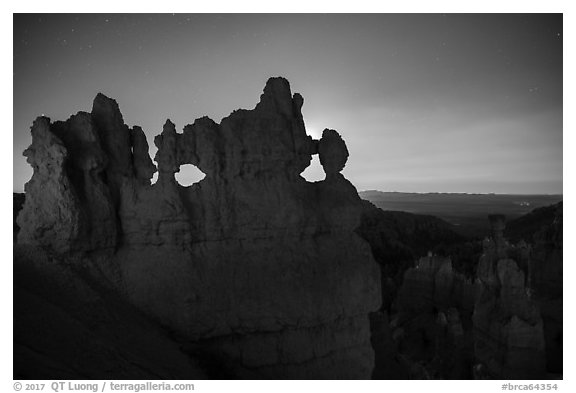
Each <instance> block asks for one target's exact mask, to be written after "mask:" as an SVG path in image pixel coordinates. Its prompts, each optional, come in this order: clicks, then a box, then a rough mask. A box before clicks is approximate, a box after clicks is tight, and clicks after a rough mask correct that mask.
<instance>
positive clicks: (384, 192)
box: [358, 189, 564, 196]
mask: <svg viewBox="0 0 576 393" xmlns="http://www.w3.org/2000/svg"><path fill="white" fill-rule="evenodd" d="M362 192H380V193H383V194H422V195H424V194H453V195H454V194H456V195H546V196H564V193H559V194H558V193H515V192H444V191H420V192H419V191H381V190H376V189H370V190H359V191H358V194H360V193H362Z"/></svg>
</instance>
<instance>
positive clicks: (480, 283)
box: [473, 215, 546, 379]
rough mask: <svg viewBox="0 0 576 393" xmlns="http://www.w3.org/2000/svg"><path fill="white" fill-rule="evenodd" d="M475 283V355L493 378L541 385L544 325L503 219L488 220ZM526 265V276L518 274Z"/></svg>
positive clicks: (521, 273)
mask: <svg viewBox="0 0 576 393" xmlns="http://www.w3.org/2000/svg"><path fill="white" fill-rule="evenodd" d="M490 222H491V225H492V236H491V238H490V239H486V240H485V242H484V254H483V255H482V257H481V259H480V263H479V266H478V271H477V279H476V287H477V288H476V302H475V306H474V315H473V323H474V353H475V357H476V361H477V362H478V365H479V366H482V368H483V369H484V370H485V372H486V373H487V374H488V375H489V376H491V377H492V378H499V379H541V378H544V377H545V375H546V358H545V342H544V330H543V321H542V317H541V314H540V310H539V307H538V304H537V302H536V301H535V299H534V298H533V294H532V292H531V288H530V286H529V285H528V279H527V276H528V275H529V269H528V266H529V262H527V263H517V261H522V259H523V258H522V257H520V258H516V259H512V256H513V255H514V254H516V255H519V256H522V255H527V253H525V252H522V251H520V250H518V251H516V250H514V247H512V246H511V245H509V244H508V242H507V241H506V239H505V238H504V235H503V231H504V228H505V223H504V217H503V216H500V215H493V216H490ZM520 265H524V266H525V269H526V270H524V271H523V270H522V269H521V266H520Z"/></svg>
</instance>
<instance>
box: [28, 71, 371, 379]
mask: <svg viewBox="0 0 576 393" xmlns="http://www.w3.org/2000/svg"><path fill="white" fill-rule="evenodd" d="M302 105H303V99H302V97H301V96H300V95H299V94H294V95H292V93H291V91H290V86H289V84H288V82H287V81H286V80H285V79H282V78H272V79H270V80H269V81H268V83H267V84H266V87H265V89H264V92H263V94H262V96H261V97H260V102H259V103H258V104H257V105H256V107H255V108H254V109H253V110H238V111H235V112H233V113H232V114H231V115H230V116H228V117H227V118H225V119H223V120H222V121H221V123H220V124H218V123H215V122H214V121H212V120H211V119H209V118H206V117H204V118H200V119H197V120H196V121H195V122H194V123H193V124H191V125H187V126H185V127H184V130H183V133H178V132H177V131H176V126H175V125H174V124H173V123H172V122H170V121H169V120H168V121H166V124H165V125H164V129H163V131H162V133H161V134H160V135H158V136H157V137H156V138H155V140H154V143H155V144H156V146H157V147H158V152H157V154H156V162H157V163H158V172H159V174H158V181H157V182H156V183H155V184H153V185H151V184H150V179H151V177H152V174H153V173H154V166H153V164H152V162H151V160H150V157H149V156H148V145H147V142H146V138H145V136H144V134H143V131H142V130H141V129H140V128H139V127H136V126H135V127H133V128H129V127H128V126H126V125H125V124H124V121H123V118H122V115H121V113H120V111H119V108H118V105H117V104H116V102H115V101H114V100H111V99H109V98H107V97H105V96H103V95H101V94H99V95H98V96H97V97H96V99H95V100H94V106H93V108H92V112H91V113H84V112H81V113H79V114H77V115H75V116H72V117H71V118H70V119H69V120H67V121H66V122H54V123H51V122H50V120H49V119H47V118H45V117H42V118H38V119H37V120H36V121H35V122H34V125H33V127H32V137H33V142H32V145H31V146H30V148H29V149H27V150H26V152H25V155H26V156H27V157H28V161H29V162H30V164H31V165H32V166H33V168H34V175H33V177H32V179H31V180H30V182H29V183H28V184H27V185H26V203H25V205H24V208H23V211H22V212H21V214H20V216H19V217H18V225H19V226H20V227H21V231H20V233H19V236H18V242H19V243H21V244H29V245H34V246H41V247H44V248H45V249H49V250H51V252H55V253H56V254H58V255H64V256H71V255H72V256H74V257H75V258H80V259H82V261H83V262H82V263H83V264H84V265H90V264H91V263H98V264H99V265H100V267H99V268H100V269H104V270H106V275H107V276H108V277H112V278H113V279H112V280H111V281H112V282H115V285H116V286H117V288H118V290H119V291H121V292H122V293H123V296H124V297H125V298H126V299H128V300H129V301H130V302H131V303H132V304H135V305H136V306H137V307H138V308H139V309H140V310H142V311H143V312H145V313H146V314H147V315H149V316H150V317H152V318H153V319H155V320H157V321H159V322H161V323H162V324H163V325H165V326H166V327H168V328H169V329H170V330H172V331H173V332H175V333H176V334H178V335H179V336H180V337H183V341H185V342H186V345H185V346H186V348H188V349H187V350H188V351H189V352H190V353H191V354H193V355H197V356H204V357H209V358H211V359H216V360H215V361H216V362H217V363H218V365H219V367H221V368H226V372H227V373H228V375H231V376H235V377H248V378H369V377H370V375H371V372H372V369H373V365H374V355H373V351H372V347H371V344H370V328H369V322H368V313H369V312H371V311H375V310H377V309H378V308H379V306H380V302H381V294H380V283H379V271H378V266H377V264H376V263H375V262H374V260H373V257H372V254H371V251H370V247H369V245H368V244H367V243H366V242H365V241H364V240H362V239H361V238H360V237H359V236H358V235H357V234H356V233H355V232H354V231H355V229H356V228H357V227H358V226H359V225H360V218H361V211H362V203H361V200H360V198H359V197H358V195H357V192H356V189H355V188H354V186H353V185H352V184H351V183H350V182H349V181H348V180H346V179H345V178H344V177H343V176H342V174H341V173H340V171H341V170H342V169H343V168H344V165H345V164H346V161H347V159H348V150H347V148H346V144H345V143H344V141H343V140H342V138H341V137H340V135H339V134H338V133H337V132H336V131H334V130H329V129H326V130H324V133H323V135H322V138H321V139H320V140H319V141H316V140H313V139H312V138H311V137H309V136H307V135H306V130H305V126H304V121H303V118H302V113H301V107H302ZM313 154H319V155H320V162H321V164H322V166H323V167H324V170H325V172H326V179H325V180H324V181H320V182H316V183H309V182H307V181H306V180H305V179H304V178H302V177H301V176H300V174H301V173H302V172H303V171H304V169H305V168H306V167H307V166H308V165H309V164H310V161H311V157H312V155H313ZM184 164H192V165H195V166H197V167H198V168H199V169H200V170H201V171H202V172H204V173H205V174H206V177H205V178H204V179H203V180H202V181H201V182H199V183H197V184H194V185H192V186H190V187H182V186H181V185H179V184H178V183H177V182H176V180H175V178H174V174H175V173H176V172H177V171H178V170H179V167H180V166H181V165H184ZM95 255H97V256H98V257H97V258H95V257H94V256H95ZM102 260H105V262H102Z"/></svg>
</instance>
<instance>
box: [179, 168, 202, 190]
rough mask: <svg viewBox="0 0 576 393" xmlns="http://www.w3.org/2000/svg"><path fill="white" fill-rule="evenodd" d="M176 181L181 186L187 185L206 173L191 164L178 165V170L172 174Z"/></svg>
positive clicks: (196, 181)
mask: <svg viewBox="0 0 576 393" xmlns="http://www.w3.org/2000/svg"><path fill="white" fill-rule="evenodd" d="M174 177H175V178H176V181H177V182H178V184H180V185H181V186H183V187H189V186H191V185H192V184H196V183H198V182H199V181H200V180H202V179H204V178H205V177H206V174H205V173H204V172H202V171H201V170H200V169H198V167H197V166H195V165H192V164H182V165H180V170H179V171H178V172H176V173H175V174H174Z"/></svg>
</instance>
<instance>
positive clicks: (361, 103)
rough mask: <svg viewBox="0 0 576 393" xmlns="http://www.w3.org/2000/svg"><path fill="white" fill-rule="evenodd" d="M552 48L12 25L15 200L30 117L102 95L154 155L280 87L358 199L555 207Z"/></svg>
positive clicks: (321, 28)
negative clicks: (294, 100) (536, 199)
mask: <svg viewBox="0 0 576 393" xmlns="http://www.w3.org/2000/svg"><path fill="white" fill-rule="evenodd" d="M562 40H563V34H562V16H561V15H552V14H546V15H542V14H540V15H538V14H530V15H511V14H487V15H482V14H473V15H457V14H447V15H446V14H430V15H418V14H409V15H401V14H396V15H395V14H370V15H361V14H354V15H346V14H340V15H320V14H315V15H306V14H300V15H298V14H292V15H289V14H286V15H281V14H279V15H266V14H260V15H257V14H243V15H206V14H200V15H185V14H159V15H155V14H145V15H138V14H127V15H104V14H83V15H71V14H68V15H57V14H51V15H30V14H28V15H22V14H16V15H15V16H14V130H13V132H14V191H22V190H23V185H24V183H25V182H26V181H28V179H29V178H30V176H31V174H32V170H31V168H30V167H29V165H28V164H27V163H26V161H25V158H24V157H23V156H22V151H23V150H24V149H25V148H26V147H27V146H28V145H29V144H30V142H31V138H30V126H31V125H32V122H33V120H34V119H35V118H36V117H37V116H40V115H42V114H44V115H46V116H48V117H50V118H51V119H52V120H53V121H55V120H66V119H67V118H68V117H69V116H70V114H72V113H76V112H78V111H80V110H85V111H90V110H91V108H92V100H93V98H94V97H95V95H96V94H97V93H98V92H102V93H104V94H105V95H107V96H109V97H112V98H114V99H116V100H117V101H118V103H119V105H120V110H121V111H122V113H123V115H124V120H125V122H126V123H127V124H128V125H129V126H132V125H140V126H142V127H143V129H144V130H145V132H146V134H147V136H148V142H149V144H150V145H151V153H152V156H153V154H154V153H155V147H154V146H153V142H152V141H153V137H154V135H157V134H158V133H160V132H161V130H162V125H163V124H164V122H165V120H166V119H167V118H170V119H171V120H172V121H173V122H174V123H175V124H176V126H177V129H178V130H179V131H181V130H182V128H183V127H184V125H186V124H188V123H192V122H193V121H194V119H196V118H198V117H201V116H204V115H208V116H210V117H211V118H212V119H214V120H215V121H220V120H221V119H222V117H225V116H227V115H228V114H229V113H230V112H231V111H232V110H234V109H238V108H246V109H251V108H253V107H254V106H255V105H256V103H257V101H258V99H259V97H260V94H261V91H262V89H263V87H264V84H265V82H266V80H267V79H268V78H269V77H271V76H284V77H286V78H287V79H288V80H289V81H290V84H291V86H292V91H293V92H299V93H301V94H302V95H303V97H304V107H303V113H304V120H305V122H306V127H307V130H308V133H309V134H310V135H312V136H314V137H316V138H317V137H319V134H320V132H321V130H322V129H324V128H333V129H336V130H338V131H339V132H340V133H341V134H342V136H343V138H344V140H345V141H346V143H347V145H348V150H349V151H350V159H349V160H348V164H347V166H346V168H345V170H344V174H345V175H346V177H347V178H348V179H349V180H350V181H352V183H354V185H355V186H356V187H357V188H358V189H359V190H367V189H378V190H382V191H414V192H479V193H489V192H496V193H551V194H552V193H562ZM321 173H322V172H321V169H320V168H319V164H318V162H317V158H316V159H315V162H314V163H313V166H312V167H311V168H309V169H308V170H307V171H306V172H305V174H304V175H305V176H306V177H307V178H308V179H312V180H317V179H321V178H323V176H321ZM184 177H186V175H184ZM188 180H189V181H190V179H188ZM182 182H183V183H187V181H186V179H182Z"/></svg>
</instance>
